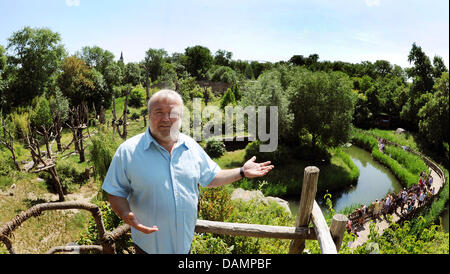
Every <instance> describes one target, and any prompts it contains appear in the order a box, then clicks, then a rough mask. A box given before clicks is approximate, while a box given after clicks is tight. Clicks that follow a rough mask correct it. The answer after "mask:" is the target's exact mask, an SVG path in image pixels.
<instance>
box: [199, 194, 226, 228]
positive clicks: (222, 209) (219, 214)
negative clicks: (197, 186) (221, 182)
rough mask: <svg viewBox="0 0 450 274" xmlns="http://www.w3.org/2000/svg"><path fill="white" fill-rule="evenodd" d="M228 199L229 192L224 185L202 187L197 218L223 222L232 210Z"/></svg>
mask: <svg viewBox="0 0 450 274" xmlns="http://www.w3.org/2000/svg"><path fill="white" fill-rule="evenodd" d="M230 201H231V193H230V192H229V191H228V190H227V189H226V188H225V187H218V188H202V189H201V191H200V200H199V212H198V215H199V218H201V219H204V220H210V221H218V222H223V221H224V220H225V219H227V218H228V217H229V215H230V214H231V211H232V210H233V206H232V205H231V202H230Z"/></svg>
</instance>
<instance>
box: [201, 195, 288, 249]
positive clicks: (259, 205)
mask: <svg viewBox="0 0 450 274" xmlns="http://www.w3.org/2000/svg"><path fill="white" fill-rule="evenodd" d="M207 191H208V193H209V195H204V193H205V192H202V196H201V199H200V201H201V202H200V212H201V213H202V214H200V216H201V217H203V214H205V213H206V212H208V211H210V210H212V211H213V212H214V213H213V214H212V215H213V216H211V217H210V218H212V219H216V220H223V221H225V222H237V223H253V224H265V225H279V226H292V225H293V223H294V219H293V217H292V216H291V215H290V214H289V213H287V212H286V211H285V210H284V208H283V207H281V206H280V205H278V204H277V203H275V202H269V203H268V204H264V203H263V202H262V201H256V200H253V201H250V202H244V201H242V200H240V199H237V200H233V201H230V194H229V190H227V189H220V188H219V189H208V190H207ZM227 192H228V194H226V193H227ZM211 194H215V195H211ZM217 195H219V196H217ZM218 197H219V198H220V199H219V200H217V198H218ZM205 200H206V201H205ZM222 203H223V204H225V205H227V206H225V207H224V206H222V205H221V204H222ZM230 208H231V211H230ZM210 215H211V214H210ZM210 218H209V219H210ZM289 242H290V241H289V240H279V239H270V238H268V239H262V238H253V237H240V236H226V235H213V234H198V235H195V236H194V241H193V243H192V253H194V254H229V253H232V254H259V253H272V254H280V253H287V252H288V249H289Z"/></svg>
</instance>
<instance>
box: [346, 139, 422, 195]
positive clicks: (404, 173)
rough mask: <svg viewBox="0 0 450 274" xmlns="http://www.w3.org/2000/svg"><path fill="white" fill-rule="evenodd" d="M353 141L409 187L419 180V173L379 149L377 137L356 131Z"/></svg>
mask: <svg viewBox="0 0 450 274" xmlns="http://www.w3.org/2000/svg"><path fill="white" fill-rule="evenodd" d="M352 143H354V144H356V145H358V146H360V147H362V148H364V149H365V150H367V151H369V152H371V153H372V156H373V157H374V158H375V159H376V160H377V161H378V162H380V163H381V164H383V165H385V166H386V167H388V168H389V169H390V170H391V171H392V173H393V174H394V175H395V177H397V179H398V180H399V181H400V182H401V183H402V184H403V185H406V186H407V187H409V186H411V185H413V184H416V183H417V182H418V181H419V174H417V173H414V174H412V173H411V172H409V171H408V170H407V169H404V168H403V167H402V165H401V164H400V163H398V162H397V161H396V160H395V159H393V158H391V157H389V155H386V154H383V153H382V152H381V151H380V150H379V149H378V142H377V140H376V138H375V137H373V136H368V135H365V134H363V133H360V132H358V131H354V132H353V134H352ZM391 156H392V155H391Z"/></svg>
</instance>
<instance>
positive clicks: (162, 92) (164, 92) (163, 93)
mask: <svg viewBox="0 0 450 274" xmlns="http://www.w3.org/2000/svg"><path fill="white" fill-rule="evenodd" d="M161 96H162V97H175V99H176V100H178V101H179V102H180V104H181V114H183V106H184V104H183V98H182V97H181V95H180V94H179V93H178V92H176V91H174V90H171V89H162V90H160V91H158V92H156V93H154V94H153V95H152V97H150V99H149V100H148V103H147V111H148V114H150V106H151V104H152V102H153V101H155V100H156V98H158V97H161Z"/></svg>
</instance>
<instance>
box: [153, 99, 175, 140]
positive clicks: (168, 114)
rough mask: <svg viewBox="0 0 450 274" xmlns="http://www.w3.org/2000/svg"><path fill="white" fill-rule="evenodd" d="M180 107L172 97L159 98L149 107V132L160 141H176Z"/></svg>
mask: <svg viewBox="0 0 450 274" xmlns="http://www.w3.org/2000/svg"><path fill="white" fill-rule="evenodd" d="M181 111H182V105H181V104H180V102H179V101H178V100H177V99H176V98H174V97H173V96H160V97H158V98H156V100H154V101H153V102H152V103H151V106H150V113H149V118H150V131H151V133H152V135H153V136H154V137H156V138H157V139H160V140H162V141H166V142H167V141H176V140H177V138H178V133H179V129H180V126H181Z"/></svg>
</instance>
